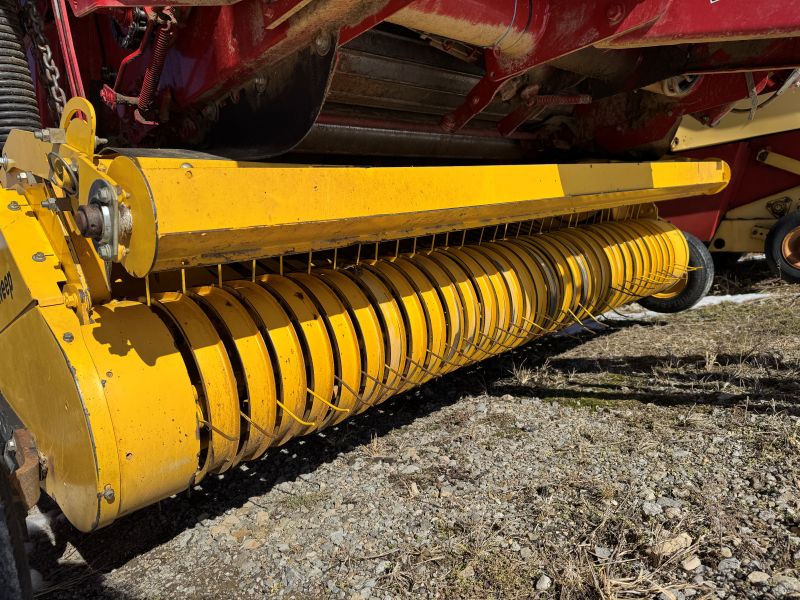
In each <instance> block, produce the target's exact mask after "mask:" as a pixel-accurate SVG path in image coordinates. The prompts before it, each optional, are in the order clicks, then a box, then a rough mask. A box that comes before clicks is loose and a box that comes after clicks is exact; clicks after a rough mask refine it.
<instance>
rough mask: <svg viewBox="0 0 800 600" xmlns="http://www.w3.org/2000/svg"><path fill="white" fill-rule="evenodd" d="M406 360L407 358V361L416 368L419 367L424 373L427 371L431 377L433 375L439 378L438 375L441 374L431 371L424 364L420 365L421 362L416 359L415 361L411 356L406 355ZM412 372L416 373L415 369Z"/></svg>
mask: <svg viewBox="0 0 800 600" xmlns="http://www.w3.org/2000/svg"><path fill="white" fill-rule="evenodd" d="M426 350H427V348H426ZM406 360H407V361H408V362H410V363H411V364H412V365H414V366H415V367H417V368H418V369H421V370H422V371H424V372H425V373H427V374H428V375H430V376H431V377H433V378H434V379H437V378H439V377H441V376H442V374H441V373H434V372H433V371H431V370H430V369H427V368H425V366H424V365H421V364H419V363H418V362H417V361H415V360H414V359H412V358H408V357H406ZM414 372H415V373H416V371H414Z"/></svg>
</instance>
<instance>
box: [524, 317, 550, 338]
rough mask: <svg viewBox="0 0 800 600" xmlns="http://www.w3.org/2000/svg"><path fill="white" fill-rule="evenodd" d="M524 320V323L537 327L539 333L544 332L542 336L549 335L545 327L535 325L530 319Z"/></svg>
mask: <svg viewBox="0 0 800 600" xmlns="http://www.w3.org/2000/svg"><path fill="white" fill-rule="evenodd" d="M522 320H523V321H525V322H526V323H529V324H530V325H531V326H533V327H536V329H538V330H539V331H541V332H542V334H545V333H547V329H545V328H544V327H542V326H541V325H539V324H538V323H535V322H533V321H531V320H530V319H528V318H527V317H522Z"/></svg>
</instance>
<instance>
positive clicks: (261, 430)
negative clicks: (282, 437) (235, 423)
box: [239, 411, 275, 440]
mask: <svg viewBox="0 0 800 600" xmlns="http://www.w3.org/2000/svg"><path fill="white" fill-rule="evenodd" d="M239 415H240V416H241V417H242V418H243V419H244V420H245V421H247V422H248V423H250V425H252V426H253V427H255V428H256V429H258V430H259V431H260V432H261V433H263V434H264V435H265V436H267V437H268V438H269V439H271V440H274V439H275V434H274V433H270V432H269V431H267V430H266V429H264V428H263V427H261V426H260V425H259V424H258V423H256V422H255V421H253V419H251V418H250V417H248V416H247V415H246V414H244V412H242V411H239Z"/></svg>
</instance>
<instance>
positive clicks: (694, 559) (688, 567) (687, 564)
mask: <svg viewBox="0 0 800 600" xmlns="http://www.w3.org/2000/svg"><path fill="white" fill-rule="evenodd" d="M701 564H703V563H702V562H700V557H698V556H696V555H692V556H690V557H689V558H685V559H683V562H681V567H683V570H684V571H694V570H695V569H696V568H697V567H699V566H700V565H701Z"/></svg>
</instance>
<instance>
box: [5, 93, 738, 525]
mask: <svg viewBox="0 0 800 600" xmlns="http://www.w3.org/2000/svg"><path fill="white" fill-rule="evenodd" d="M65 114H66V115H67V116H66V117H65V120H64V122H63V123H62V129H60V130H51V131H50V133H49V140H48V141H43V140H37V139H35V138H34V137H33V135H32V134H31V133H29V132H21V131H14V132H12V133H11V135H10V136H9V141H8V143H7V145H6V148H5V151H6V154H7V155H8V156H9V163H8V165H7V166H6V167H5V168H4V169H3V171H2V173H0V178H2V180H3V183H4V185H5V189H3V190H0V197H1V198H0V362H1V363H2V364H3V367H4V368H3V369H2V370H0V393H2V396H3V397H4V398H5V400H6V401H7V402H8V403H9V405H10V406H11V408H12V409H13V410H14V411H15V412H16V413H17V414H18V416H19V417H20V418H21V420H22V421H23V423H24V424H25V426H26V427H27V428H28V429H29V430H30V431H31V432H32V433H33V435H34V436H35V439H36V443H37V446H38V448H39V449H40V451H41V453H42V456H43V458H44V461H45V462H46V464H47V466H48V468H47V470H46V475H45V477H44V481H43V486H44V489H45V490H46V492H47V493H48V494H50V495H51V496H52V497H53V498H54V499H55V500H56V502H57V503H58V504H59V506H60V507H61V509H62V510H63V511H64V513H65V515H66V516H67V518H68V519H69V520H70V521H71V522H72V523H73V524H74V525H75V526H76V527H78V528H79V529H81V530H84V531H89V530H92V529H95V528H97V527H101V526H104V525H107V524H109V523H111V522H112V521H114V520H115V519H116V518H118V517H120V516H121V515H124V514H127V513H129V512H131V511H134V510H136V509H138V508H141V507H143V506H146V505H148V504H150V503H153V502H156V501H158V500H160V499H162V498H165V497H168V496H170V495H173V494H175V493H177V492H179V491H181V490H184V489H186V488H188V487H190V486H191V485H193V484H195V483H197V482H199V481H200V480H202V478H203V477H205V476H208V475H213V474H218V473H223V472H226V471H228V470H230V469H231V468H233V467H234V466H235V465H237V464H238V463H239V462H240V461H244V460H251V459H255V458H258V457H259V456H261V455H263V454H264V452H266V451H267V450H268V449H269V448H271V447H276V446H279V445H281V444H283V443H285V442H286V441H288V440H290V439H292V438H294V437H296V436H299V435H303V434H308V433H311V432H314V431H317V430H319V429H321V428H323V427H327V426H331V425H335V424H338V423H341V422H342V421H343V420H344V419H345V418H347V417H348V416H350V415H354V414H357V413H360V412H363V411H364V410H366V409H367V408H368V407H371V406H375V405H377V404H379V403H381V402H383V401H385V400H386V399H388V398H389V397H391V396H393V395H395V394H397V393H398V392H400V391H404V390H408V389H411V388H412V387H414V386H417V385H420V384H422V383H424V382H426V381H429V380H430V379H432V378H434V377H439V376H440V375H442V374H444V373H447V372H451V371H453V370H454V369H456V368H458V367H460V366H464V365H468V364H471V363H473V362H475V361H478V360H483V359H485V358H487V357H490V356H494V355H496V354H499V353H501V352H504V351H506V350H509V349H512V348H516V347H518V346H520V345H521V344H523V343H525V342H527V341H529V340H531V339H533V338H536V337H538V336H540V335H542V334H544V333H546V332H549V331H554V330H556V329H559V328H562V327H564V326H567V325H570V324H572V323H575V322H580V321H581V320H582V319H585V318H592V317H594V316H595V315H597V314H598V313H599V312H602V311H605V310H607V309H610V308H615V307H618V306H620V305H621V304H623V303H625V302H629V301H632V300H636V299H638V298H641V297H644V296H650V295H653V294H658V293H661V292H663V291H664V290H665V289H667V288H669V287H670V286H673V285H674V284H675V283H676V282H678V281H680V279H681V277H682V276H683V275H684V274H685V272H686V269H687V264H688V249H687V246H686V241H685V239H684V238H683V236H682V235H681V234H680V232H677V230H675V229H674V228H673V227H672V226H670V225H669V224H666V223H664V222H661V221H657V220H656V219H653V218H643V219H639V218H637V217H639V216H641V215H648V216H649V215H652V212H651V211H649V210H648V209H647V208H646V207H641V203H646V202H647V203H649V202H653V201H658V200H663V199H669V198H675V197H679V196H682V195H694V194H698V193H714V192H716V191H718V190H719V189H720V188H721V187H722V186H724V185H725V184H726V182H727V180H728V177H729V174H728V170H727V166H726V165H725V164H724V163H721V162H718V161H703V162H688V161H684V162H658V163H639V164H633V165H626V164H582V165H534V166H506V167H494V166H493V167H442V168H393V169H387V168H375V169H367V168H352V167H309V166H302V165H294V166H292V165H288V166H287V165H264V164H247V163H235V162H231V161H224V160H198V159H195V158H186V159H175V158H151V157H128V156H114V155H110V156H105V155H104V156H102V157H100V156H95V155H94V144H95V132H94V124H93V123H94V120H93V119H94V117H93V112H92V111H91V107H90V106H87V105H86V104H85V103H84V102H82V101H80V100H76V101H74V102H73V101H70V103H68V105H67V110H66V111H65ZM84 117H85V118H84ZM98 186H99V187H98ZM98 189H99V190H101V191H103V194H100V193H99V192H98V191H97V190H98ZM92 190H93V191H92ZM101 196H102V197H101ZM98 198H99V200H98ZM89 202H95V203H98V202H99V203H100V204H97V206H101V205H102V206H103V208H106V209H108V211H107V216H108V218H109V222H110V223H113V224H114V226H115V227H117V228H118V230H115V232H114V235H113V236H109V237H108V239H109V240H117V241H118V242H119V243H118V245H117V247H116V248H112V249H111V250H108V248H102V250H103V256H104V257H105V259H101V258H100V255H99V253H98V252H97V251H96V250H95V245H94V244H93V243H92V242H91V241H90V240H89V239H87V238H85V237H83V236H82V235H80V233H79V231H78V230H79V227H78V221H77V220H76V218H75V217H74V216H73V215H74V214H75V212H76V211H77V210H78V208H79V207H82V208H86V206H85V205H86V204H87V203H89ZM103 203H105V204H103ZM631 205H636V208H635V209H630V208H626V207H629V206H631ZM523 221H524V224H523V223H522V222H523ZM578 223H581V224H580V225H578ZM473 227H475V228H477V229H476V230H475V231H473V232H467V231H466V229H470V228H473ZM456 229H458V230H461V231H459V232H458V234H455V233H452V232H453V231H454V230H456ZM438 232H445V235H443V236H436V235H433V236H431V238H430V239H426V240H425V247H424V248H423V247H422V244H421V243H420V244H418V241H419V240H417V239H416V237H417V236H423V235H426V234H427V235H430V234H436V233H438ZM389 239H393V240H401V239H403V243H401V242H400V241H398V242H397V243H396V244H393V246H394V248H393V251H392V252H381V250H382V247H381V246H380V245H378V244H376V245H375V246H374V247H375V255H373V253H372V251H371V250H370V252H369V259H367V257H366V254H367V252H363V253H362V249H361V247H360V246H359V247H358V249H357V250H355V249H354V254H355V258H354V257H353V256H352V254H348V252H347V250H346V249H343V248H344V246H346V245H348V244H351V243H354V242H361V243H363V242H367V241H369V242H380V241H385V240H389ZM455 240H458V242H457V243H455ZM428 241H429V242H430V243H428ZM104 243H108V241H107V240H106V241H105V242H104ZM326 248H338V249H342V250H340V251H339V252H340V254H334V255H333V257H332V258H331V256H330V255H325V256H323V257H321V258H318V259H317V260H315V259H314V257H313V256H308V260H307V261H306V260H305V258H304V259H303V260H302V261H299V263H298V261H295V260H293V259H291V257H290V258H288V259H286V260H284V259H283V258H282V257H281V258H279V259H275V260H273V257H274V256H275V255H277V254H281V253H284V252H298V251H302V252H308V251H312V250H313V251H317V250H320V249H326ZM409 248H411V250H410V251H409ZM384 250H385V248H384ZM114 262H116V263H121V264H122V266H124V268H125V269H127V271H128V273H125V272H124V271H125V269H123V268H121V267H120V266H119V265H113V264H111V263H114ZM206 265H207V266H209V267H210V268H208V269H206V268H190V267H201V266H206ZM271 267H274V268H271ZM165 269H174V270H173V271H165ZM151 272H153V273H152V274H151ZM130 274H133V275H134V276H142V277H144V276H146V278H145V279H141V278H137V277H131V276H130Z"/></svg>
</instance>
